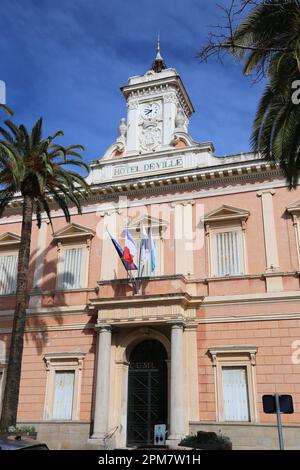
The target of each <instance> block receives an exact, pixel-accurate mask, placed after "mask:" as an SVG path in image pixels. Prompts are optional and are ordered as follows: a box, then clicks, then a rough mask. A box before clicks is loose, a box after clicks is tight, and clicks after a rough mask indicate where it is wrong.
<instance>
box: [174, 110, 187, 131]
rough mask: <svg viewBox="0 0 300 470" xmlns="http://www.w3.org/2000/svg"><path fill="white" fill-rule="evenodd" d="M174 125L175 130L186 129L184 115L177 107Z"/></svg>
mask: <svg viewBox="0 0 300 470" xmlns="http://www.w3.org/2000/svg"><path fill="white" fill-rule="evenodd" d="M175 127H176V129H177V130H180V131H184V132H185V131H186V117H185V114H184V112H183V111H182V109H180V108H179V109H178V111H177V114H176V118H175Z"/></svg>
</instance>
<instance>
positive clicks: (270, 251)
mask: <svg viewBox="0 0 300 470" xmlns="http://www.w3.org/2000/svg"><path fill="white" fill-rule="evenodd" d="M274 194H275V191H274V189H268V190H264V191H259V192H258V193H257V196H258V197H261V206H262V216H263V223H264V238H265V250H266V260H267V266H266V272H265V277H266V284H267V291H273V292H274V291H281V290H282V288H283V287H282V277H281V276H280V275H278V273H279V271H280V267H279V258H278V246H277V237H276V226H275V217H274V208H273V195H274Z"/></svg>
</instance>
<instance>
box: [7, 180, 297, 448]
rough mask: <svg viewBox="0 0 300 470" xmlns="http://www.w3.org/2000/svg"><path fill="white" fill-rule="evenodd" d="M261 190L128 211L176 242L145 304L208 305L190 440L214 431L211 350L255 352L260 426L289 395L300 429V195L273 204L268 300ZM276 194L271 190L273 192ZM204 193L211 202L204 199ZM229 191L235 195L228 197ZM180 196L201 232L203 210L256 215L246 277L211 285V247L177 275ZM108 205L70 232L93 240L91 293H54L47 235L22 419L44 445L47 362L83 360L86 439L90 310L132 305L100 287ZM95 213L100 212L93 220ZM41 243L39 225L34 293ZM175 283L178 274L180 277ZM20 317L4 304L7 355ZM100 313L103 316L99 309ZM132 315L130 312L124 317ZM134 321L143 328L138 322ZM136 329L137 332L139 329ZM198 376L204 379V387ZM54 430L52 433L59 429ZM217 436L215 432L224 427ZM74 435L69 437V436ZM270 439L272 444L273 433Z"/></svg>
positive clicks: (121, 221)
mask: <svg viewBox="0 0 300 470" xmlns="http://www.w3.org/2000/svg"><path fill="white" fill-rule="evenodd" d="M254 183H255V184H257V182H256V181H253V182H249V183H247V187H246V188H245V184H244V183H242V182H240V184H236V185H235V186H227V187H226V188H217V189H218V190H219V191H220V190H221V189H223V193H222V194H219V193H218V191H217V190H216V188H210V189H208V188H206V189H205V191H204V190H202V189H201V190H199V193H200V194H198V195H197V197H194V196H195V195H194V193H193V192H192V191H189V192H186V191H184V190H183V191H182V193H178V192H174V193H172V192H170V193H169V194H165V195H163V194H162V193H160V190H159V189H158V190H157V194H156V196H155V197H153V198H152V199H150V198H147V197H146V195H141V196H139V197H134V198H133V197H132V201H131V202H134V203H135V204H140V206H141V209H140V210H139V211H138V210H137V209H136V208H135V209H132V210H131V216H132V217H137V216H138V215H140V214H145V213H148V210H149V208H150V205H151V206H152V207H153V206H157V207H159V208H160V209H161V213H162V218H163V217H164V214H168V215H169V216H170V217H169V218H168V220H167V222H168V228H167V232H165V233H168V235H169V237H166V239H165V240H164V242H163V244H164V249H163V253H164V263H163V264H164V272H163V276H162V277H159V278H157V279H155V278H154V279H153V280H151V281H149V280H148V281H145V282H144V283H143V286H142V293H141V296H142V297H143V296H151V295H165V294H168V293H170V294H180V293H185V292H187V293H188V294H189V295H191V296H192V297H193V296H198V297H199V296H203V299H202V302H201V305H200V307H199V308H198V309H197V314H196V320H197V322H199V325H198V328H197V347H198V356H197V357H198V371H195V380H198V382H199V419H200V421H199V423H198V424H197V423H193V424H192V425H191V427H190V429H191V430H195V429H196V428H197V426H198V428H199V429H200V428H201V426H204V427H205V422H207V424H209V423H215V422H216V396H215V379H214V366H213V364H212V358H211V357H210V355H209V354H208V350H209V349H210V348H211V347H213V346H219V347H220V346H247V345H251V346H255V347H256V348H257V353H256V366H255V370H256V382H257V387H256V390H255V401H256V404H257V408H258V423H260V424H264V423H267V424H274V423H275V418H274V416H270V415H265V414H264V413H263V411H262V404H261V397H262V395H263V394H265V393H270V394H273V393H275V392H277V393H287V394H292V395H293V398H294V404H295V413H294V414H293V415H286V416H284V417H283V423H284V424H288V425H294V424H295V425H296V424H299V423H300V385H299V384H300V369H299V367H300V366H299V365H298V364H293V363H292V359H291V357H292V352H293V349H292V345H293V342H294V341H297V340H299V339H300V312H299V297H300V290H299V276H298V273H297V270H298V266H299V260H298V253H297V240H296V231H295V227H294V225H293V220H292V217H291V216H290V215H289V214H288V213H287V212H286V207H287V206H288V205H289V204H291V203H293V202H295V201H297V199H298V197H299V196H297V195H298V192H299V191H298V190H297V191H293V192H289V191H288V190H287V189H286V188H285V187H276V189H275V194H274V195H273V197H272V201H273V207H274V218H275V227H276V239H277V245H278V255H279V265H280V276H282V285H283V289H282V291H279V292H276V293H274V292H269V291H268V289H267V283H266V279H265V276H264V274H265V271H266V254H265V239H264V230H263V217H262V204H261V198H260V197H258V195H257V188H256V186H255V189H253V190H252V184H253V185H254ZM270 185H271V186H272V184H270ZM282 185H283V183H282ZM245 189H247V190H245ZM240 190H242V192H240ZM202 191H203V194H204V196H205V197H204V196H203V197H201V192H202ZM226 191H228V192H229V193H228V194H227V193H226ZM210 192H211V193H210ZM178 195H180V196H183V195H185V196H186V200H187V201H190V200H191V199H193V200H194V202H195V204H194V205H192V219H191V220H192V221H193V226H194V227H195V225H196V224H198V222H199V220H198V212H197V204H199V205H203V214H207V213H209V212H211V211H213V210H215V209H218V208H219V207H221V206H222V205H228V206H233V207H236V208H239V209H243V210H247V211H249V213H250V215H249V217H248V219H247V220H246V224H245V225H246V231H245V233H246V252H247V261H248V271H247V273H246V275H244V276H237V277H236V278H230V277H229V278H226V279H224V278H222V279H216V278H214V279H210V278H209V269H208V265H209V252H208V246H207V238H205V237H204V245H203V246H198V245H197V244H196V243H195V244H194V247H193V248H194V251H193V256H192V264H193V272H192V273H191V275H190V276H189V275H188V274H185V276H180V274H182V273H180V272H176V270H177V268H176V256H178V248H177V247H178V245H176V240H175V239H174V238H175V224H176V219H175V209H174V206H173V203H172V199H174V198H175V197H177V196H178ZM162 197H164V198H165V202H163V203H162V202H161V198H162ZM111 202H112V201H106V202H105V204H104V203H103V204H98V203H96V202H95V203H93V206H89V207H86V209H88V212H87V213H84V214H83V215H82V216H77V215H76V216H74V217H73V218H72V222H74V223H76V224H80V225H81V226H84V227H88V228H90V229H92V230H94V231H95V233H96V235H95V236H94V237H93V238H92V241H91V246H90V262H89V276H88V285H87V286H86V287H85V288H82V289H78V290H75V291H67V290H64V291H57V290H56V279H57V260H58V251H57V242H56V241H54V240H53V234H52V229H51V226H50V225H49V224H48V225H47V234H46V235H47V236H46V242H45V245H46V246H45V252H44V267H43V278H42V280H41V289H42V296H41V302H40V305H38V306H36V307H31V308H30V309H29V312H28V319H27V326H26V335H25V342H24V355H23V364H22V377H21V390H20V404H19V413H18V420H19V421H20V422H35V423H36V425H37V426H38V427H40V429H41V430H42V431H41V433H42V434H41V436H46V434H45V433H47V431H46V428H45V426H44V425H43V417H44V407H45V391H46V380H47V370H46V364H45V360H44V358H45V355H47V354H50V353H62V352H63V353H68V352H76V353H83V354H84V359H83V369H82V385H81V390H80V417H79V421H80V423H82V426H81V427H80V426H79V425H77V424H76V423H74V426H77V427H76V429H80V431H78V433H79V434H78V435H79V436H82V435H85V434H86V433H88V434H89V433H90V423H91V421H92V419H93V400H94V395H93V394H94V387H95V351H96V346H95V345H96V339H97V336H96V333H95V332H94V329H93V325H94V323H95V322H96V318H97V315H98V311H97V309H93V308H92V307H91V303H90V302H91V301H92V300H95V299H111V298H116V299H118V298H121V297H123V296H124V297H127V298H128V299H131V298H132V289H131V287H130V286H128V284H127V283H126V282H123V283H122V282H119V281H118V282H108V283H107V284H102V285H100V287H99V286H98V281H101V280H102V279H103V274H104V272H103V270H105V269H106V267H105V265H104V264H105V263H103V257H105V256H106V253H107V252H106V249H107V246H108V245H105V242H104V241H103V240H102V234H103V233H104V231H105V223H106V215H105V214H106V209H105V206H107V205H109V204H110V203H111ZM145 204H146V205H145ZM98 206H99V207H100V209H99V207H98ZM91 208H92V209H94V211H93V212H90V210H91ZM98 209H99V210H98ZM101 211H102V212H101ZM154 213H155V211H154ZM156 213H157V210H156ZM151 214H152V212H151ZM127 215H128V214H127V213H126V211H123V210H121V211H120V213H119V214H118V217H117V225H116V232H115V233H113V235H115V236H119V237H121V233H122V230H123V228H124V227H125V226H126V217H127ZM152 215H153V214H152ZM15 218H16V215H14V216H11V217H9V218H8V220H6V221H5V220H3V221H2V223H0V235H1V234H3V233H6V232H8V231H9V232H15V233H17V234H20V230H21V226H20V222H14V220H15ZM3 222H5V223H3ZM53 225H54V232H56V231H58V230H60V229H62V228H63V227H65V226H66V222H65V220H64V218H63V217H62V216H59V217H54V219H53ZM194 227H193V228H194ZM38 236H39V232H38V229H37V227H36V226H35V224H34V227H33V235H32V248H31V251H32V256H31V264H30V270H29V275H28V278H29V287H30V288H32V287H33V278H34V270H35V263H36V250H37V245H38ZM119 240H120V238H119ZM189 243H190V241H189ZM193 243H194V242H193ZM189 246H190V245H189ZM176 250H177V251H176ZM106 263H108V264H109V263H113V264H114V265H115V266H116V271H115V274H114V277H115V279H119V278H125V277H126V276H125V272H124V268H123V266H122V264H121V263H120V262H119V260H118V258H117V255H116V254H115V258H114V259H111V258H109V259H107V261H106ZM177 267H178V263H177ZM176 274H178V276H177V277H176V276H175V275H176ZM32 294H34V295H32V297H34V296H36V295H41V292H32ZM13 308H14V296H2V297H1V306H0V339H3V340H4V341H5V342H6V348H7V351H8V347H9V331H10V325H11V320H12V313H13ZM141 308H142V299H141ZM47 309H48V310H47ZM64 309H65V310H64ZM74 309H75V310H76V309H77V311H76V314H74ZM99 311H100V313H101V309H100V310H99ZM104 313H105V312H104ZM126 314H127V313H126V309H125V310H124V317H125V316H126ZM137 318H140V317H139V316H138V314H137ZM235 319H236V320H235ZM136 325H139V323H138V322H136ZM134 327H135V326H134ZM155 328H158V329H159V328H161V325H157V326H155ZM196 372H198V378H197V375H196ZM117 420H118V417H115V421H114V423H115V422H117ZM252 424H253V423H252ZM253 425H254V424H253ZM51 426H52V427H51V429H53V426H54V423H52V425H51ZM59 426H60V427H59ZM66 426H69V425H67V424H63V423H61V424H57V429H60V431H59V432H66V431H65V429H66ZM213 426H214V425H213ZM216 426H217V427H218V426H219V423H217V424H216ZM222 426H223V427H224V430H225V431H226V430H228V432H229V431H230V432H233V433H234V432H235V431H232V429H237V428H233V427H232V428H230V430H229V425H228V424H226V425H225V424H224V425H223V424H222ZM223 427H222V429H223ZM49 429H50V427H49ZM68 429H69V430H70V429H71V427H69V428H68ZM247 429H248V428H247ZM257 429H258V428H257ZM259 429H260V430H259V432H258V435H259V434H260V433H261V432H263V431H262V430H261V429H262V428H259ZM264 429H265V428H264ZM268 429H269V428H268ZM270 429H271V428H270ZM290 429H292V428H290ZM293 429H294V428H293ZM51 432H52V431H51ZM67 432H69V431H67ZM76 432H77V431H76ZM268 432H269V431H268ZM270 432H271V434H272V433H273V430H272V431H270ZM289 432H290V431H289ZM295 432H297V433H298V428H297V427H295ZM43 433H44V434H43ZM82 433H83V434H82ZM272 435H273V434H272ZM272 439H273V438H272ZM258 441H259V438H258ZM272 442H273V441H272ZM53 445H54V444H53ZM238 445H241V446H242V445H244V444H238ZM274 445H275V444H274ZM293 445H296V444H295V443H291V446H293ZM69 446H70V444H65V445H64V447H65V448H68V447H69Z"/></svg>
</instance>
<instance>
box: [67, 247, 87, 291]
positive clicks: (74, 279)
mask: <svg viewBox="0 0 300 470" xmlns="http://www.w3.org/2000/svg"><path fill="white" fill-rule="evenodd" d="M83 258H84V257H83V248H67V249H64V272H63V283H62V284H63V285H62V287H63V289H78V288H80V287H82V284H83V283H82V279H83V273H84V265H83Z"/></svg>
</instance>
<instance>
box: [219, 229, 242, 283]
mask: <svg viewBox="0 0 300 470" xmlns="http://www.w3.org/2000/svg"><path fill="white" fill-rule="evenodd" d="M215 240H216V250H215V251H216V271H217V272H216V274H217V275H218V276H228V275H237V274H241V273H242V269H241V267H242V262H241V253H240V245H241V233H240V232H238V231H236V232H234V231H232V232H220V233H216V234H215Z"/></svg>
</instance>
